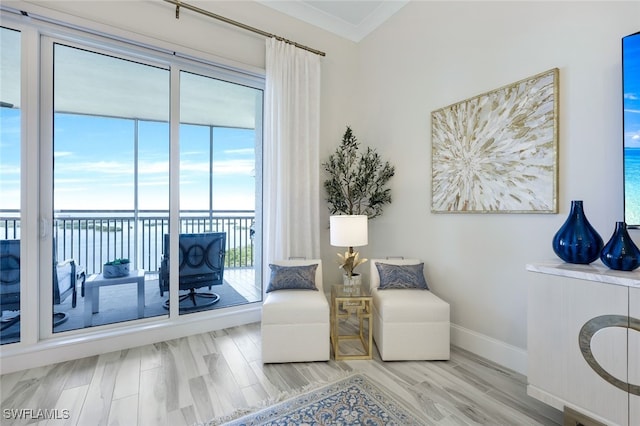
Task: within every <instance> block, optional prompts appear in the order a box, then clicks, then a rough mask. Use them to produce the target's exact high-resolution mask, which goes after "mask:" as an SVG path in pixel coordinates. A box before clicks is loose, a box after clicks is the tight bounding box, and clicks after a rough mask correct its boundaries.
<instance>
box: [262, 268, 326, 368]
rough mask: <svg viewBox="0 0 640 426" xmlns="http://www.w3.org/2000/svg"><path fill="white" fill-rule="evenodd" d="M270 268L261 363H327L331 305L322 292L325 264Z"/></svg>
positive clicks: (263, 319) (263, 322)
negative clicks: (323, 267)
mask: <svg viewBox="0 0 640 426" xmlns="http://www.w3.org/2000/svg"><path fill="white" fill-rule="evenodd" d="M269 267H270V268H271V279H270V282H269V286H268V288H267V290H266V291H267V295H266V297H265V299H264V303H263V304H262V324H261V334H262V362H263V363H281V362H308V361H328V360H329V358H330V357H331V345H330V339H329V324H330V320H329V302H328V301H327V297H326V296H325V294H324V291H323V289H322V261H321V260H319V259H317V260H301V259H296V260H281V261H277V262H273V263H272V264H271V265H269Z"/></svg>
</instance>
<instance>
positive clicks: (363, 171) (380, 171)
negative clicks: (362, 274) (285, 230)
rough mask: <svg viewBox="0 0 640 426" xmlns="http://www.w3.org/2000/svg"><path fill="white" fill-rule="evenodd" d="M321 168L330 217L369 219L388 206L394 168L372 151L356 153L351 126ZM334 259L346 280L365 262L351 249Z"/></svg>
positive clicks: (355, 139) (356, 148)
mask: <svg viewBox="0 0 640 426" xmlns="http://www.w3.org/2000/svg"><path fill="white" fill-rule="evenodd" d="M322 166H323V168H324V171H325V172H327V174H328V175H329V177H328V178H327V180H325V181H324V189H325V190H326V192H327V202H328V203H329V213H330V214H332V215H335V214H345V215H366V216H367V217H368V218H369V219H373V218H375V217H377V216H380V215H381V214H382V209H383V207H384V206H385V205H386V204H389V203H391V189H390V188H388V187H387V184H388V182H389V179H391V178H392V177H393V175H394V174H395V167H394V166H392V165H391V164H389V162H388V161H385V162H383V161H382V160H381V158H380V155H379V154H378V153H377V152H376V151H375V150H374V149H372V148H369V147H367V149H366V151H364V152H360V151H359V143H358V139H357V138H356V137H355V135H354V134H353V131H352V130H351V127H349V126H347V130H346V131H345V133H344V135H343V136H342V143H341V144H340V145H339V146H338V148H337V149H336V151H335V152H334V153H333V154H331V155H330V156H329V159H328V160H327V161H326V162H325V163H323V164H322ZM338 257H339V258H340V262H339V264H340V268H342V269H343V270H344V271H345V273H346V275H347V276H348V277H349V278H351V276H352V275H353V270H354V268H355V267H356V266H358V265H360V264H362V263H364V262H366V261H367V259H364V258H360V257H359V254H358V252H356V251H353V247H349V250H347V251H346V252H345V254H344V255H342V254H341V253H338Z"/></svg>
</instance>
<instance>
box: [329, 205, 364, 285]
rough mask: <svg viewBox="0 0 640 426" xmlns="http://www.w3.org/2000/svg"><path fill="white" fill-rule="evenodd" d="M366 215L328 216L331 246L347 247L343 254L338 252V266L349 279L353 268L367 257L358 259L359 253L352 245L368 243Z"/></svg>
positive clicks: (357, 245)
mask: <svg viewBox="0 0 640 426" xmlns="http://www.w3.org/2000/svg"><path fill="white" fill-rule="evenodd" d="M367 220H368V217H367V216H366V215H338V216H330V217H329V230H330V233H329V235H330V242H331V245H332V246H336V247H348V250H347V251H346V252H345V254H344V255H342V254H341V253H338V256H339V257H340V260H341V262H342V264H341V265H340V267H341V268H342V269H344V271H345V273H346V274H347V276H348V277H349V280H351V277H352V275H353V270H354V269H355V267H356V266H358V265H360V264H362V263H364V262H366V261H367V259H360V258H359V253H358V252H357V251H354V250H353V248H354V247H359V246H366V245H367V244H368V242H369V241H368V229H367Z"/></svg>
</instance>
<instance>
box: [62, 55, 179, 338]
mask: <svg viewBox="0 0 640 426" xmlns="http://www.w3.org/2000/svg"><path fill="white" fill-rule="evenodd" d="M53 76H54V82H53V159H52V161H53V167H52V170H53V226H52V243H53V265H54V271H53V272H54V273H53V304H54V315H53V330H54V332H59V331H65V330H71V329H77V328H84V327H91V326H96V325H104V324H111V323H116V322H122V321H128V320H132V319H138V318H148V317H153V316H159V315H167V311H166V310H165V309H163V308H162V306H161V304H159V303H153V302H154V299H158V300H159V296H158V286H157V282H156V281H154V279H153V278H154V274H157V266H156V264H157V262H158V261H159V257H160V255H161V253H160V252H159V250H160V248H161V241H162V235H163V233H165V232H168V231H169V227H168V210H169V82H170V71H169V70H168V69H167V68H163V67H161V66H158V65H156V64H148V63H143V62H139V61H136V60H132V59H129V58H127V57H125V56H124V55H116V54H114V53H111V52H109V53H104V52H99V51H96V50H92V51H89V50H87V49H83V48H81V47H77V46H73V45H67V44H63V43H54V44H53ZM79 312H82V315H78V313H79Z"/></svg>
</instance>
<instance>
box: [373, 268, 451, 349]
mask: <svg viewBox="0 0 640 426" xmlns="http://www.w3.org/2000/svg"><path fill="white" fill-rule="evenodd" d="M376 262H381V263H387V264H393V265H415V264H419V263H422V262H421V261H419V260H416V259H388V260H383V259H374V260H371V278H370V281H371V283H370V284H371V293H372V296H373V339H374V340H375V342H376V346H377V347H378V351H379V352H380V357H381V358H382V359H383V360H384V361H400V360H407V361H408V360H448V359H449V358H450V349H449V345H450V317H449V315H450V309H449V304H448V303H447V302H445V301H444V300H442V299H440V298H439V297H438V296H436V295H435V294H433V293H432V292H431V291H429V290H414V289H385V290H380V289H379V288H378V287H379V285H380V277H379V275H378V270H377V268H376V266H375V264H376Z"/></svg>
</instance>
